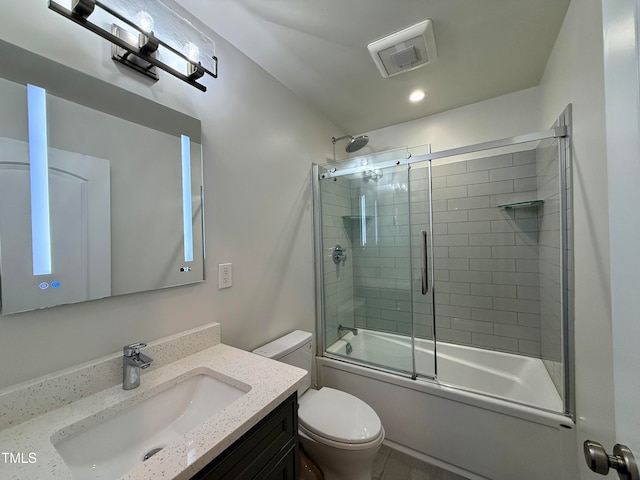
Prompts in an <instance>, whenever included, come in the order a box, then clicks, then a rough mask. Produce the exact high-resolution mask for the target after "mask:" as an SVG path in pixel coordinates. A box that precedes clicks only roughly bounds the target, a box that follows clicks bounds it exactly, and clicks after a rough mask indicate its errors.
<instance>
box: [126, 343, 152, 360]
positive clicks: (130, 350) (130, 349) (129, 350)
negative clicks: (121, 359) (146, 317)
mask: <svg viewBox="0 0 640 480" xmlns="http://www.w3.org/2000/svg"><path fill="white" fill-rule="evenodd" d="M146 346H147V344H146V343H144V342H138V343H132V344H131V345H125V346H124V347H122V352H123V353H124V356H125V357H131V356H133V355H138V354H139V353H140V349H141V348H144V347H146Z"/></svg>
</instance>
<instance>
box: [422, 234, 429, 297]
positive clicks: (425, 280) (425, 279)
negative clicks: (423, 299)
mask: <svg viewBox="0 0 640 480" xmlns="http://www.w3.org/2000/svg"><path fill="white" fill-rule="evenodd" d="M420 235H421V240H422V241H421V242H420V249H421V253H422V259H421V262H420V263H421V265H420V269H421V271H422V295H426V294H427V293H428V292H429V260H428V257H427V231H426V230H422V231H421V232H420Z"/></svg>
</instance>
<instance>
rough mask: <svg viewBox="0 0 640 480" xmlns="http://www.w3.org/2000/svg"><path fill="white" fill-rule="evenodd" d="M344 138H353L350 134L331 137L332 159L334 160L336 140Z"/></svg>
mask: <svg viewBox="0 0 640 480" xmlns="http://www.w3.org/2000/svg"><path fill="white" fill-rule="evenodd" d="M345 138H353V137H352V136H351V135H343V136H341V137H338V138H336V137H331V143H333V161H334V162H335V161H336V142H337V141H338V140H344V139H345Z"/></svg>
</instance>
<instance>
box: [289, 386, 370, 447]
mask: <svg viewBox="0 0 640 480" xmlns="http://www.w3.org/2000/svg"><path fill="white" fill-rule="evenodd" d="M298 421H299V422H300V424H301V425H302V426H303V427H304V428H306V429H308V430H309V431H310V432H313V433H315V434H316V435H318V436H320V437H323V438H328V439H330V440H334V441H337V442H341V443H366V442H370V441H371V440H373V439H375V438H376V437H378V436H379V435H380V431H381V430H382V424H381V423H380V418H378V415H377V414H376V412H375V411H374V410H373V409H372V408H371V407H370V406H369V405H367V404H366V403H364V402H363V401H362V400H360V399H359V398H357V397H354V396H353V395H350V394H348V393H346V392H341V391H340V390H334V389H333V388H328V387H324V388H321V389H320V390H309V391H307V392H306V393H305V394H304V395H303V396H302V398H301V399H300V408H299V410H298Z"/></svg>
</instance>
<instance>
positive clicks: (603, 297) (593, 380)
mask: <svg viewBox="0 0 640 480" xmlns="http://www.w3.org/2000/svg"><path fill="white" fill-rule="evenodd" d="M540 88H541V90H542V97H541V99H542V119H543V122H545V123H549V122H551V121H552V120H553V118H554V116H557V114H558V113H559V110H560V109H561V108H562V107H563V105H566V104H567V103H569V102H571V103H572V104H573V137H572V148H573V162H574V164H573V166H574V169H573V182H574V183H573V187H574V188H573V201H574V226H575V229H574V237H575V242H574V248H575V343H576V369H575V373H576V411H577V417H578V418H577V426H578V439H577V440H578V446H579V447H580V448H579V452H581V447H582V443H583V442H584V440H585V439H587V438H591V439H593V440H596V441H598V442H601V443H602V444H603V445H605V446H606V447H607V448H609V449H610V448H611V446H612V445H613V443H614V404H613V365H612V361H613V360H612V351H611V308H610V300H611V298H610V296H611V291H610V287H609V280H610V278H609V276H610V274H609V211H608V200H607V152H606V139H605V115H604V105H605V98H604V64H603V42H602V5H601V1H600V0H580V1H573V2H571V5H570V6H569V10H568V12H567V15H566V17H565V21H564V24H563V26H562V29H561V31H560V34H559V36H558V39H557V41H556V45H555V47H554V49H553V51H552V54H551V56H550V58H549V62H548V63H547V67H546V70H545V73H544V76H543V78H542V81H541V84H540ZM577 461H578V465H579V467H580V470H581V473H582V477H583V478H592V476H593V475H594V474H593V473H592V472H590V471H589V470H588V469H587V465H586V462H585V461H584V460H583V458H582V455H580V456H579V458H578V459H577ZM614 477H615V476H614Z"/></svg>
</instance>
